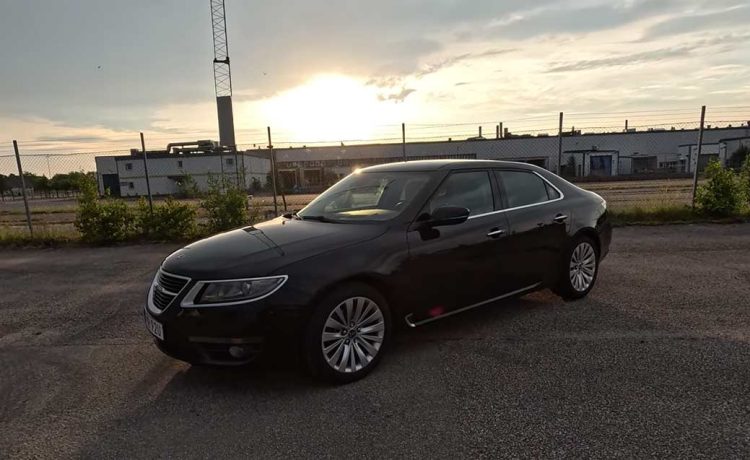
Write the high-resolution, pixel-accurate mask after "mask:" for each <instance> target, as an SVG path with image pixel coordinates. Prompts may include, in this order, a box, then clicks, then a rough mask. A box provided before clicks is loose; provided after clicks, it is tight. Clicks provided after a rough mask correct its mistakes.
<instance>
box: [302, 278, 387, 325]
mask: <svg viewBox="0 0 750 460" xmlns="http://www.w3.org/2000/svg"><path fill="white" fill-rule="evenodd" d="M347 283H362V284H367V285H369V286H370V287H372V288H373V289H375V290H377V291H378V292H379V293H380V295H382V296H383V297H384V298H385V300H386V302H387V303H388V307H389V308H390V310H391V314H393V315H395V314H396V313H397V312H398V311H399V308H398V306H397V303H396V299H397V296H395V294H394V292H393V289H392V288H391V286H389V284H388V283H387V282H386V281H385V280H384V279H383V277H382V276H380V275H377V274H375V273H359V274H356V275H352V276H348V277H346V278H342V279H339V280H336V281H333V282H331V283H328V284H326V285H325V286H323V287H322V288H320V289H318V291H317V292H316V293H315V295H314V296H313V297H312V300H311V301H310V304H311V305H312V306H316V305H318V304H319V303H320V301H321V300H322V299H323V298H325V296H327V295H328V294H330V293H331V292H332V291H333V290H335V289H336V288H338V287H339V286H342V285H344V284H347Z"/></svg>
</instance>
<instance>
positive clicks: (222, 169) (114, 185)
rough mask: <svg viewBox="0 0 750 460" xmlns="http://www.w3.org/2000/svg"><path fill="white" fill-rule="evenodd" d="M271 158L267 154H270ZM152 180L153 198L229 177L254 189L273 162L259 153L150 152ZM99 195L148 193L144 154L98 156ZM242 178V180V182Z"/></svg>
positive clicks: (203, 187) (149, 164)
mask: <svg viewBox="0 0 750 460" xmlns="http://www.w3.org/2000/svg"><path fill="white" fill-rule="evenodd" d="M266 155H267V154H266ZM147 158H148V177H149V184H148V185H149V186H150V187H151V194H152V195H174V194H179V193H180V192H181V191H182V190H181V185H180V184H185V183H190V182H191V181H192V182H193V183H194V184H195V186H196V187H197V188H198V189H199V190H201V191H205V190H207V189H208V186H209V181H210V180H211V178H214V179H218V178H219V177H225V178H226V179H227V180H230V181H231V182H232V183H239V184H242V183H243V182H244V188H245V189H246V190H252V189H253V188H254V183H255V184H261V185H262V184H265V183H266V176H267V174H268V172H269V171H270V169H271V166H270V164H271V163H270V161H269V160H268V159H267V158H262V157H260V154H258V153H254V152H251V153H247V152H237V153H236V154H235V153H182V154H179V153H163V152H154V153H151V152H148V153H147ZM95 161H96V172H97V178H98V181H99V192H100V193H102V194H104V193H105V190H109V192H110V193H111V194H112V195H115V196H124V197H127V196H144V195H146V194H147V190H148V187H147V184H146V164H145V162H144V161H143V155H142V154H141V153H140V152H138V151H134V152H133V153H132V154H131V155H120V156H103V157H96V159H95ZM238 178H239V180H238Z"/></svg>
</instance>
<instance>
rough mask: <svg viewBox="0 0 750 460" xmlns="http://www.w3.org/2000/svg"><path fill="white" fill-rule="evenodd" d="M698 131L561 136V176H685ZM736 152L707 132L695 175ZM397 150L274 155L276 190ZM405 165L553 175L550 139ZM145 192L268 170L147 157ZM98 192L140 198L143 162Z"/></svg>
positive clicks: (731, 137)
mask: <svg viewBox="0 0 750 460" xmlns="http://www.w3.org/2000/svg"><path fill="white" fill-rule="evenodd" d="M697 141H698V130H697V129H692V130H669V131H667V130H659V131H629V132H626V133H603V134H586V133H584V134H576V135H570V134H566V135H564V136H563V142H562V155H561V158H562V165H563V174H565V175H566V176H577V177H581V176H618V175H627V174H640V175H647V174H653V173H656V174H659V173H662V174H675V173H677V174H679V173H682V174H688V173H691V172H693V171H694V170H695V165H696V162H697ZM740 145H750V127H748V126H741V127H738V128H713V129H707V130H705V131H704V134H703V148H702V155H701V161H700V168H703V167H704V166H705V164H706V163H707V162H708V161H709V160H710V159H712V158H716V159H719V160H720V161H722V163H725V162H726V161H727V159H728V158H729V157H730V156H731V154H732V153H733V152H735V151H736V150H737V148H738V147H739V146H740ZM402 152H403V146H402V145H401V144H399V143H396V144H368V145H355V146H327V147H301V148H287V149H278V150H276V158H277V167H278V172H279V182H280V184H279V188H283V189H286V190H290V189H291V190H299V191H304V190H310V191H319V190H320V189H321V188H322V187H324V186H325V185H329V184H331V183H332V182H334V181H335V180H336V179H338V178H340V177H342V176H344V175H347V174H349V173H350V172H351V171H353V170H354V169H356V168H359V167H364V166H369V165H373V164H380V163H387V162H393V161H401V159H402V158H403V156H402V155H403V153H402ZM406 156H407V159H411V160H417V159H431V158H477V159H493V160H512V161H524V162H529V163H534V164H536V165H539V166H542V167H544V168H547V169H549V170H551V171H557V158H558V138H557V137H556V136H537V137H522V136H518V137H507V138H501V139H483V140H460V141H442V142H410V143H407V144H406ZM148 158H149V160H148V172H149V177H150V179H151V193H152V194H154V195H167V194H176V193H179V192H180V185H179V184H180V183H181V182H182V181H184V180H185V178H186V177H188V176H189V177H190V178H192V180H193V181H195V183H196V184H197V186H198V188H199V189H201V190H205V189H206V188H207V187H208V181H209V178H210V177H216V176H219V175H222V174H223V175H224V176H225V177H228V178H229V179H230V180H232V181H236V180H237V176H238V175H239V177H240V180H239V182H243V181H244V186H245V188H246V189H248V190H252V189H253V183H254V181H257V182H259V183H260V184H262V185H265V184H266V180H267V179H266V178H267V176H268V174H269V172H270V170H271V164H270V161H269V159H268V151H267V150H260V149H259V150H248V151H245V152H238V153H237V154H236V155H235V154H233V153H224V154H218V153H182V154H180V153H170V154H166V153H163V152H161V153H153V154H151V153H149V154H148ZM96 167H97V173H98V174H97V175H98V177H99V189H100V191H101V192H102V193H103V192H104V190H105V189H110V190H111V191H112V193H113V194H116V193H115V192H118V193H119V194H120V195H121V196H141V195H145V194H146V180H145V171H144V163H143V157H142V156H141V154H140V152H137V151H135V152H134V153H133V154H131V155H126V156H112V157H97V158H96Z"/></svg>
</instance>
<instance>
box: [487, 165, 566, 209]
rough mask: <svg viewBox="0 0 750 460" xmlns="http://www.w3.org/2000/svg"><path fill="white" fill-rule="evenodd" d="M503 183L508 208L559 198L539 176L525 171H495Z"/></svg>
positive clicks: (555, 191)
mask: <svg viewBox="0 0 750 460" xmlns="http://www.w3.org/2000/svg"><path fill="white" fill-rule="evenodd" d="M495 174H496V175H497V178H498V180H499V181H500V183H502V184H503V188H504V189H505V196H506V198H507V200H508V207H509V208H517V207H519V206H527V205H530V204H536V203H543V202H545V201H549V200H550V199H552V200H554V199H556V198H560V194H559V193H558V192H557V190H555V189H554V188H552V187H550V186H549V185H548V184H547V183H546V182H545V181H544V180H542V178H541V177H539V176H537V175H536V174H534V173H530V172H525V171H495Z"/></svg>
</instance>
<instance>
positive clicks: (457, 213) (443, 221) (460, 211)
mask: <svg viewBox="0 0 750 460" xmlns="http://www.w3.org/2000/svg"><path fill="white" fill-rule="evenodd" d="M469 212H470V211H469V210H468V209H466V208H462V207H459V206H441V207H439V208H437V209H436V210H435V211H434V212H433V213H432V215H431V216H430V220H428V221H427V222H426V223H427V224H428V225H429V226H430V227H441V226H444V225H458V224H463V223H464V222H466V219H468V218H469Z"/></svg>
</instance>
